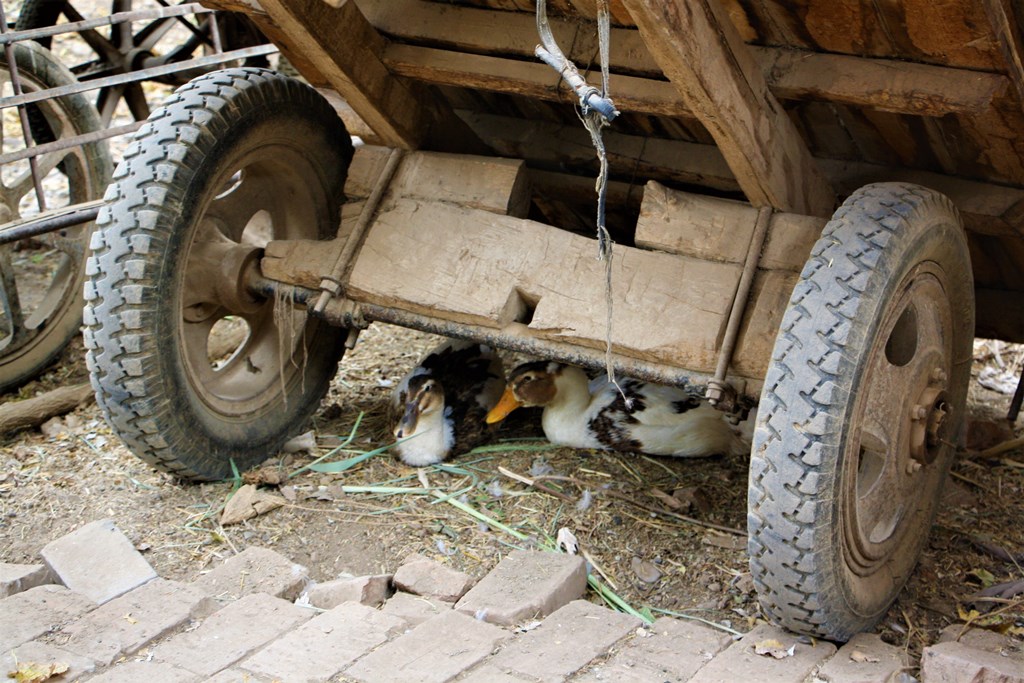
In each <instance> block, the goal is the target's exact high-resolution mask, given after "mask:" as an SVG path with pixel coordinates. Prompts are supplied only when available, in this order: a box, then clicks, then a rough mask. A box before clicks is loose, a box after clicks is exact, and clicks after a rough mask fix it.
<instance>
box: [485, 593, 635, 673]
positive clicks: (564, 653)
mask: <svg viewBox="0 0 1024 683" xmlns="http://www.w3.org/2000/svg"><path fill="white" fill-rule="evenodd" d="M641 623H642V622H641V621H640V620H639V619H637V618H636V617H632V616H629V615H627V614H622V613H621V612H613V611H612V610H610V609H606V608H604V607H599V606H598V605H595V604H593V603H591V602H586V601H585V600H576V601H575V602H570V603H569V604H568V605H566V606H565V607H562V608H561V609H559V610H557V611H556V612H555V613H554V614H552V615H550V616H548V617H547V618H546V619H544V621H542V622H541V625H540V626H538V627H537V628H535V629H533V630H532V631H529V632H527V633H524V634H522V635H520V636H517V637H516V639H515V640H514V641H513V642H512V643H510V644H509V645H508V647H506V648H504V649H503V650H502V651H501V652H499V653H498V654H497V655H495V656H494V657H492V658H491V659H490V660H489V662H488V664H490V665H491V666H493V667H495V668H497V669H499V670H501V671H506V672H511V673H517V674H526V675H527V676H532V677H533V678H536V679H537V680H539V681H562V680H564V679H565V678H566V677H567V676H569V675H571V674H573V673H575V672H577V671H579V670H580V669H582V668H583V667H584V666H586V665H587V664H588V663H590V661H591V660H593V659H594V658H596V657H600V656H601V655H603V654H605V653H606V652H608V650H609V648H611V646H612V645H614V644H615V643H616V642H617V641H619V640H621V639H622V638H624V637H626V636H627V635H628V634H629V633H631V632H632V631H633V630H635V629H636V628H637V627H638V626H640V625H641Z"/></svg>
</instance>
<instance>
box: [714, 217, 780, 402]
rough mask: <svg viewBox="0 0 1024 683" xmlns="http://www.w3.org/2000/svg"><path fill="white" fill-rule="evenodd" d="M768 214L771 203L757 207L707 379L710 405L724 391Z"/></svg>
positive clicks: (758, 259) (766, 229)
mask: <svg viewBox="0 0 1024 683" xmlns="http://www.w3.org/2000/svg"><path fill="white" fill-rule="evenodd" d="M771 218H772V207H770V206H762V207H761V208H760V210H758V212H757V222H756V223H755V224H754V234H753V235H751V237H750V245H749V246H748V247H747V258H746V260H745V261H744V263H743V273H742V274H741V275H740V281H739V284H738V285H737V286H736V296H735V297H733V300H732V308H731V309H729V321H728V322H727V323H726V326H725V336H724V337H723V338H722V348H721V350H720V351H719V352H718V364H717V365H716V366H715V376H714V377H713V378H712V379H711V381H710V382H708V390H707V395H706V396H705V398H707V399H708V402H710V403H711V405H715V404H717V403H718V402H719V401H720V400H722V398H723V396H724V395H725V391H726V383H725V373H726V372H727V371H728V370H729V363H730V362H732V352H733V350H734V349H735V348H736V338H737V337H738V336H739V332H740V323H742V322H743V314H744V313H745V312H746V310H747V298H748V297H749V296H750V286H751V285H752V284H753V283H754V275H755V274H756V273H757V264H758V261H760V260H761V250H762V249H763V248H764V240H765V237H767V235H768V224H769V223H771Z"/></svg>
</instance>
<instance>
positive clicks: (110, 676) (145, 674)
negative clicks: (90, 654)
mask: <svg viewBox="0 0 1024 683" xmlns="http://www.w3.org/2000/svg"><path fill="white" fill-rule="evenodd" d="M203 680H205V679H204V678H203V677H202V676H197V675H196V674H194V673H192V672H191V671H185V670H184V669H180V668H178V667H176V666H172V665H171V664H166V663H164V662H150V661H139V662H135V661H133V662H123V663H121V664H118V665H117V666H115V667H113V668H112V669H108V670H106V671H104V672H103V673H101V674H100V675H99V676H94V677H93V678H90V679H89V683H139V681H145V682H146V683H197V682H198V681H203Z"/></svg>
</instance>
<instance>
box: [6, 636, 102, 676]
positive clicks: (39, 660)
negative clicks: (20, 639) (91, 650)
mask: <svg viewBox="0 0 1024 683" xmlns="http://www.w3.org/2000/svg"><path fill="white" fill-rule="evenodd" d="M29 663H33V664H43V665H49V664H63V665H65V666H67V667H68V669H67V671H66V672H65V673H63V674H61V675H60V676H55V677H54V679H53V680H55V681H76V680H78V679H80V678H82V677H83V676H84V675H85V674H88V673H91V672H92V671H93V670H95V669H96V663H95V662H93V661H92V660H91V659H89V658H88V657H82V656H79V655H76V654H74V653H73V652H68V651H67V650H62V649H60V648H59V647H54V646H53V645H48V644H46V643H40V642H39V641H32V642H30V643H24V644H22V645H19V646H18V647H16V648H13V649H10V650H5V651H3V652H0V675H2V676H5V677H4V678H0V680H4V681H7V680H9V679H10V678H13V676H10V672H12V671H16V670H17V669H18V666H19V665H25V664H29Z"/></svg>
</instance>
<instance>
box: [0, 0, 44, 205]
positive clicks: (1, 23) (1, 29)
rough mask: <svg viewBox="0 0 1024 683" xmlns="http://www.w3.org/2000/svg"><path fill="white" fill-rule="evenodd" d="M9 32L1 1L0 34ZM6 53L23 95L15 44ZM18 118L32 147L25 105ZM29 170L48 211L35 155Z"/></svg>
mask: <svg viewBox="0 0 1024 683" xmlns="http://www.w3.org/2000/svg"><path fill="white" fill-rule="evenodd" d="M5 33H7V15H6V14H5V13H4V8H3V4H2V3H0V35H3V34H5ZM4 55H5V56H6V57H7V69H8V70H9V72H10V74H11V87H12V88H13V89H14V95H15V98H17V96H18V95H21V94H22V92H23V90H22V87H21V76H20V75H19V74H18V63H17V60H15V58H14V46H13V45H4ZM18 118H19V119H20V120H21V135H22V137H23V138H24V140H25V147H26V148H28V147H32V145H33V144H34V142H35V141H34V140H33V138H32V128H31V127H30V126H29V123H28V111H27V110H26V109H25V107H18ZM28 165H29V172H31V173H32V185H33V187H34V188H35V191H36V204H37V205H38V206H39V210H40V211H46V196H45V195H44V194H43V180H42V178H40V177H39V168H38V166H37V165H36V160H35V157H30V158H29V160H28Z"/></svg>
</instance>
